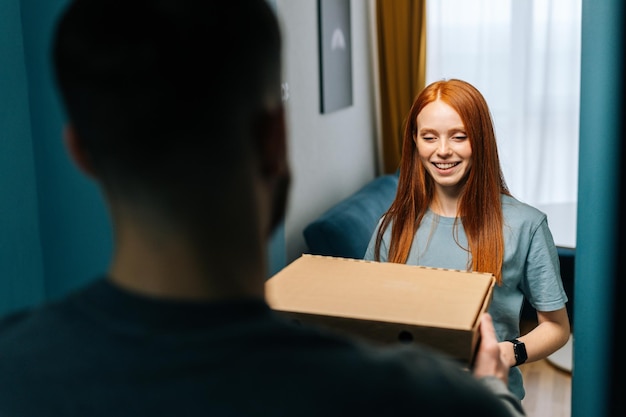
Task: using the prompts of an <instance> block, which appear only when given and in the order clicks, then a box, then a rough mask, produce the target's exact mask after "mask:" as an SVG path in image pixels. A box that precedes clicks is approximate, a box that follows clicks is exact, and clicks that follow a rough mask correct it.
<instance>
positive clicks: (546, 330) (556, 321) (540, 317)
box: [500, 307, 570, 366]
mask: <svg viewBox="0 0 626 417" xmlns="http://www.w3.org/2000/svg"><path fill="white" fill-rule="evenodd" d="M537 321H538V324H537V326H536V327H535V328H534V329H533V330H531V331H530V332H529V333H527V334H526V335H524V336H522V337H520V338H518V339H519V341H520V342H523V343H524V344H525V345H526V353H527V354H528V359H527V361H526V362H534V361H538V360H541V359H545V358H547V357H548V356H550V355H551V354H553V353H554V352H556V351H557V350H559V349H560V348H561V347H563V345H565V344H566V343H567V341H568V340H569V337H570V322H569V317H568V315H567V309H566V308H565V307H563V308H561V309H560V310H555V311H537ZM500 354H501V355H502V359H503V360H504V362H505V363H507V364H509V365H510V366H514V365H515V354H514V351H513V343H511V342H506V341H504V342H500Z"/></svg>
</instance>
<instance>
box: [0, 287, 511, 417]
mask: <svg viewBox="0 0 626 417" xmlns="http://www.w3.org/2000/svg"><path fill="white" fill-rule="evenodd" d="M487 382H488V383H489V384H494V381H493V380H491V381H487ZM498 382H499V381H495V388H494V387H491V388H490V389H488V388H486V387H487V385H488V384H481V383H478V382H476V380H475V379H474V378H473V377H472V376H471V375H470V374H469V373H468V372H466V371H462V370H460V369H459V368H457V366H456V365H455V364H453V363H451V362H447V361H446V360H444V359H441V358H438V357H435V356H434V355H433V354H432V353H431V352H429V351H428V350H426V349H422V348H419V347H416V346H411V347H407V346H404V347H400V346H399V347H397V348H390V349H378V348H374V347H371V346H368V345H365V344H361V343H360V342H357V341H354V340H348V339H344V338H342V337H338V336H335V335H333V334H329V333H325V332H321V331H318V330H317V329H313V328H308V327H301V326H297V325H295V324H292V323H289V322H286V321H283V320H282V319H280V318H278V317H276V316H275V315H274V313H273V312H272V310H270V309H269V307H268V306H267V304H266V303H265V302H264V301H262V300H242V301H232V302H223V303H187V302H175V301H162V300H156V299H151V298H146V297H143V296H138V295H135V294H132V293H129V292H126V291H124V290H121V289H120V288H118V287H116V286H113V285H112V284H110V283H109V282H108V281H106V280H98V281H95V282H93V283H92V284H90V285H89V286H87V287H86V288H84V289H82V290H80V291H78V292H76V293H75V294H73V295H71V296H69V297H68V298H66V299H64V300H62V301H59V302H56V303H54V304H49V305H47V306H45V307H40V308H36V309H32V310H30V311H24V312H21V313H16V314H13V315H11V316H8V317H6V318H5V319H3V320H2V321H0V415H1V416H2V417H38V416H59V417H73V416H80V417H85V416H89V417H97V416H106V417H110V416H115V417H124V416H133V417H137V416H150V417H158V416H167V417H171V416H347V415H360V416H391V415H424V416H427V415H428V416H429V415H432V416H435V415H436V416H458V415H484V416H503V415H509V414H507V413H506V411H505V409H504V408H503V407H504V405H503V404H504V403H503V402H501V401H500V400H498V399H497V397H496V396H495V395H493V391H499V392H500V397H501V398H508V399H509V400H510V399H511V398H512V399H513V402H514V401H515V399H514V397H512V396H511V395H510V393H508V391H507V390H506V387H505V386H504V385H503V384H501V383H500V384H499V385H500V388H499V387H498ZM490 390H491V392H490ZM507 395H508V396H509V397H510V398H509V397H507ZM510 404H511V403H509V405H510Z"/></svg>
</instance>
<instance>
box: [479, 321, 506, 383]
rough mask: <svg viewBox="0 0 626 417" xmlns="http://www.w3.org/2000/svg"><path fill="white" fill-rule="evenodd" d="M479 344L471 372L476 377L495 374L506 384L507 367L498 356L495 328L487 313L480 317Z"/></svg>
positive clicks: (498, 347)
mask: <svg viewBox="0 0 626 417" xmlns="http://www.w3.org/2000/svg"><path fill="white" fill-rule="evenodd" d="M480 338H481V341H480V345H479V346H478V352H477V353H476V358H475V359H474V366H473V370H472V372H473V374H474V376H475V377H476V378H482V377H486V376H495V377H497V378H499V379H500V380H502V382H504V384H508V379H509V367H508V366H507V365H506V363H505V362H504V360H503V359H502V358H501V357H500V346H499V344H498V339H497V338H496V329H495V328H494V327H493V320H492V318H491V315H490V314H489V313H484V314H483V316H482V317H481V318H480Z"/></svg>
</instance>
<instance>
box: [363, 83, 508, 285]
mask: <svg viewBox="0 0 626 417" xmlns="http://www.w3.org/2000/svg"><path fill="white" fill-rule="evenodd" d="M438 99H439V100H441V101H443V102H444V103H446V104H448V105H449V106H450V107H452V108H453V109H454V110H455V111H456V112H457V113H458V114H459V116H460V118H461V120H462V121H463V125H464V127H465V132H466V134H467V137H468V138H469V141H470V145H471V148H472V161H473V162H472V167H471V169H470V171H469V173H468V177H467V181H466V183H465V185H464V186H463V190H462V192H461V196H460V200H459V213H458V217H460V219H461V221H462V223H463V228H464V229H465V234H466V235H467V240H468V244H469V248H465V249H469V251H470V253H471V255H472V256H471V259H472V261H471V270H473V271H479V272H490V273H492V274H494V275H495V277H496V281H497V282H498V284H500V283H501V282H502V263H503V259H504V236H503V224H504V220H503V217H502V205H501V202H500V197H501V194H506V195H510V192H509V190H508V188H507V186H506V182H505V181H504V176H503V174H502V168H501V167H500V160H499V158H498V147H497V144H496V135H495V131H494V127H493V121H492V118H491V113H490V111H489V107H488V106H487V102H486V101H485V99H484V97H483V96H482V94H481V93H480V92H479V91H478V90H477V89H476V88H475V87H474V86H472V85H471V84H469V83H467V82H465V81H461V80H456V79H451V80H443V81H437V82H434V83H432V84H430V85H428V86H427V87H426V88H425V89H424V90H422V92H421V93H420V94H419V95H418V96H417V97H416V98H415V101H414V102H413V105H412V106H411V110H410V111H409V114H408V116H407V120H406V122H405V128H404V138H403V143H402V157H401V159H400V176H399V180H398V191H397V193H396V197H395V199H394V201H393V203H392V204H391V206H390V207H389V209H388V210H387V212H386V213H385V215H384V217H383V219H382V223H381V227H380V229H379V231H378V235H377V236H376V246H375V257H376V259H377V260H379V259H380V245H381V241H382V237H383V234H384V232H385V230H386V229H387V227H389V225H392V226H391V242H390V245H389V256H388V259H389V261H390V262H396V263H406V260H407V258H408V255H409V250H410V249H411V244H412V243H413V238H414V236H415V233H416V232H417V229H418V227H419V225H420V223H421V221H422V218H423V217H424V214H425V213H426V211H427V210H428V208H429V206H430V204H431V202H432V201H433V195H434V190H435V185H434V181H433V179H432V177H431V176H430V175H429V174H428V173H427V171H426V168H425V167H424V166H423V164H422V163H421V161H420V159H419V155H418V151H417V146H416V144H415V142H414V137H415V135H416V134H417V115H418V114H419V113H420V112H421V111H422V109H423V108H424V107H425V106H426V105H427V104H429V103H432V102H433V101H436V100H438ZM455 227H457V226H455ZM469 268H470V266H469V265H468V269H469Z"/></svg>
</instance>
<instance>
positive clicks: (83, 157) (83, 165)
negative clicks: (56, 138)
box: [63, 124, 96, 178]
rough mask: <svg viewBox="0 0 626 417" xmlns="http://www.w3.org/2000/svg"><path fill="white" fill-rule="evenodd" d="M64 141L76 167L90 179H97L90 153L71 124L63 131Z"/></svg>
mask: <svg viewBox="0 0 626 417" xmlns="http://www.w3.org/2000/svg"><path fill="white" fill-rule="evenodd" d="M63 139H64V142H65V147H66V148H67V152H68V153H69V154H70V157H71V158H72V161H74V163H75V164H76V166H77V167H78V168H79V169H80V170H81V171H82V172H83V173H84V174H85V175H87V176H88V177H91V178H95V177H96V174H95V171H94V169H93V164H92V161H91V158H90V157H89V154H88V152H87V151H86V150H85V148H84V147H83V144H82V142H81V140H80V138H79V137H78V135H77V133H76V129H74V126H73V125H71V124H67V125H65V128H64V129H63Z"/></svg>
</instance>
